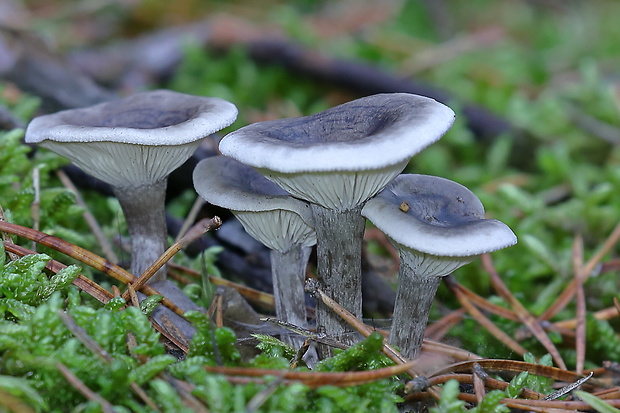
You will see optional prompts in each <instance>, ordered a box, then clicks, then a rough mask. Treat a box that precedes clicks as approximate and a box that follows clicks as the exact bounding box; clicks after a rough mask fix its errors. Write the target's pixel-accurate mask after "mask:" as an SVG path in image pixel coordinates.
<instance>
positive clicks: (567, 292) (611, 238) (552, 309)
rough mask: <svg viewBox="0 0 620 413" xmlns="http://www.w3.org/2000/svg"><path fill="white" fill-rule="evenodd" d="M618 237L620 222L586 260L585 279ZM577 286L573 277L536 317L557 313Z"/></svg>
mask: <svg viewBox="0 0 620 413" xmlns="http://www.w3.org/2000/svg"><path fill="white" fill-rule="evenodd" d="M619 239H620V223H618V224H617V225H616V227H615V228H614V230H613V231H612V233H611V234H610V235H609V237H608V238H607V239H606V240H605V242H604V243H603V246H602V247H601V248H600V249H599V250H598V251H597V253H596V254H594V256H593V257H592V258H590V260H589V261H588V262H587V264H586V265H585V266H584V267H583V270H582V272H583V276H584V278H585V279H587V278H588V277H589V276H590V274H591V273H592V271H594V268H595V267H596V266H597V265H598V264H599V262H600V261H601V260H602V259H603V257H604V256H605V254H607V253H608V252H609V251H610V250H611V249H612V248H613V247H614V245H616V244H617V243H618V240H619ZM576 287H577V283H576V282H575V280H574V279H573V280H572V281H571V282H570V283H569V284H568V285H567V286H566V288H565V289H564V291H562V294H560V296H559V297H558V299H557V300H555V302H554V303H553V304H552V305H551V306H550V307H549V308H548V309H547V310H546V311H545V312H544V313H543V314H541V315H540V317H538V319H539V320H549V319H550V318H551V317H553V316H554V315H556V314H557V313H559V312H560V311H562V310H563V309H564V307H566V306H567V305H568V303H570V301H571V300H572V299H573V296H574V295H575V290H576Z"/></svg>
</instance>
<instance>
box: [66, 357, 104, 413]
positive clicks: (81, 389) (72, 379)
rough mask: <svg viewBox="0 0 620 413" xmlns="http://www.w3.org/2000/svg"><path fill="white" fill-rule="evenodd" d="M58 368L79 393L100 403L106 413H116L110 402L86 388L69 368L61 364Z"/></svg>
mask: <svg viewBox="0 0 620 413" xmlns="http://www.w3.org/2000/svg"><path fill="white" fill-rule="evenodd" d="M56 368H57V369H58V371H59V372H60V373H61V374H62V375H63V376H64V377H65V379H66V380H67V381H68V382H69V384H71V385H72V386H73V387H74V388H75V389H76V390H77V391H79V392H80V393H81V394H82V395H83V396H84V397H86V399H88V400H90V401H94V402H96V403H99V404H100V405H101V409H102V410H103V412H104V413H114V406H113V405H112V404H111V403H110V402H109V401H107V400H106V399H104V398H103V397H101V396H99V395H98V394H97V393H95V392H94V391H92V390H91V389H89V388H88V386H86V385H85V384H84V382H83V381H82V380H80V379H79V378H78V377H77V376H76V375H75V374H73V372H72V371H71V370H69V368H68V367H67V366H65V365H64V364H62V363H61V362H57V363H56Z"/></svg>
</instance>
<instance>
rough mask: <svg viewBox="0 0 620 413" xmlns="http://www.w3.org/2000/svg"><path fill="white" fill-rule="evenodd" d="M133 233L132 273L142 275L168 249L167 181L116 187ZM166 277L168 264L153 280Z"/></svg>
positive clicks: (115, 191) (117, 195) (130, 232)
mask: <svg viewBox="0 0 620 413" xmlns="http://www.w3.org/2000/svg"><path fill="white" fill-rule="evenodd" d="M114 194H115V195H116V197H117V198H118V201H119V202H120V204H121V207H122V208H123V213H124V214H125V221H127V228H128V230H129V235H130V236H131V273H132V274H134V275H135V276H136V277H139V276H140V275H141V274H142V273H143V272H144V271H145V270H146V269H147V268H148V267H150V266H151V264H153V262H155V260H157V259H158V258H159V257H160V256H161V255H162V254H163V253H164V251H165V250H166V236H167V231H166V215H165V209H164V208H165V207H164V205H165V198H166V181H165V180H164V181H160V182H157V183H155V184H152V185H144V186H139V187H131V188H114ZM165 279H166V266H163V267H162V268H160V269H159V270H158V271H157V272H156V273H155V275H154V276H153V278H151V280H150V281H151V282H157V281H163V280H165Z"/></svg>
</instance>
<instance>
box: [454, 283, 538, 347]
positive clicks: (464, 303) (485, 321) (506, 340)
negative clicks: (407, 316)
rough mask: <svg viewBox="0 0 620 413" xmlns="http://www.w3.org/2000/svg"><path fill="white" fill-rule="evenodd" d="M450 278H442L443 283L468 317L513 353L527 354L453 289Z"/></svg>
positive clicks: (519, 345)
mask: <svg viewBox="0 0 620 413" xmlns="http://www.w3.org/2000/svg"><path fill="white" fill-rule="evenodd" d="M450 277H451V276H450V275H448V276H446V277H444V281H445V282H446V285H447V286H448V288H450V290H451V291H452V293H453V294H454V295H455V296H456V299H457V300H458V301H459V303H461V305H462V306H463V307H464V308H465V309H466V310H467V312H468V313H469V315H471V316H472V317H473V318H475V319H476V321H477V322H478V323H479V324H480V325H482V326H483V327H484V328H486V329H487V330H488V331H489V333H491V334H492V335H493V336H495V338H497V339H498V340H499V341H501V342H502V343H504V345H505V346H506V347H508V348H510V349H511V350H512V351H514V352H515V353H517V354H519V355H521V356H522V355H524V354H525V353H527V350H526V349H525V348H524V347H522V346H521V344H519V343H517V342H516V341H515V340H513V338H512V337H510V336H509V335H508V334H506V333H505V332H504V331H502V330H501V329H500V328H499V327H497V326H496V325H495V324H493V322H492V321H491V320H489V319H488V318H487V317H485V316H484V314H482V312H481V311H480V310H478V308H477V307H476V306H475V305H473V304H472V303H471V301H470V299H469V298H468V297H467V296H465V294H463V292H462V291H461V290H460V289H458V288H455V285H454V282H453V280H452V279H451V278H450Z"/></svg>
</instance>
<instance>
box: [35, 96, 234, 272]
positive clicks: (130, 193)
mask: <svg viewBox="0 0 620 413" xmlns="http://www.w3.org/2000/svg"><path fill="white" fill-rule="evenodd" d="M236 117H237V108H236V107H235V106H234V105H233V104H232V103H229V102H226V101H224V100H221V99H217V98H208V97H199V96H191V95H185V94H181V93H176V92H172V91H167V90H156V91H150V92H143V93H138V94H135V95H132V96H129V97H127V98H124V99H120V100H114V101H110V102H105V103H101V104H98V105H95V106H91V107H88V108H81V109H72V110H66V111H62V112H58V113H55V114H51V115H45V116H40V117H38V118H36V119H34V120H33V121H32V122H31V123H30V125H28V128H27V130H26V142H28V143H37V144H39V145H41V146H43V147H45V148H48V149H51V150H52V151H54V152H56V153H58V154H59V155H62V156H64V157H66V158H68V159H69V160H71V161H72V162H73V163H74V164H75V165H77V166H79V167H80V168H81V169H83V170H84V171H85V172H87V173H89V174H91V175H93V176H94V177H96V178H98V179H101V180H102V181H104V182H107V183H108V184H110V185H111V186H112V187H113V190H114V193H115V195H116V196H117V198H118V200H119V202H120V204H121V207H122V208H123V213H124V214H125V218H126V221H127V226H128V229H129V234H130V236H131V272H132V273H133V274H135V275H136V276H139V275H140V274H142V273H143V272H144V271H145V270H146V269H147V268H148V267H149V266H150V265H151V264H152V263H153V262H154V261H155V260H156V259H157V258H159V256H160V255H161V254H162V253H163V252H164V251H165V247H166V235H167V233H166V221H165V213H164V208H165V207H164V201H165V192H166V182H167V178H168V175H169V174H170V173H171V172H172V171H173V170H174V169H176V168H177V167H179V166H180V165H181V164H182V163H183V162H185V161H186V160H187V159H188V158H189V157H190V156H191V155H192V153H193V152H194V150H195V149H196V148H197V147H198V145H199V144H200V140H201V139H203V138H205V137H207V136H209V135H211V134H213V133H215V132H217V131H219V130H220V129H223V128H225V127H226V126H228V125H230V124H231V123H232V122H234V120H235V119H236ZM164 279H165V267H163V268H161V269H160V270H159V271H158V272H157V274H156V275H155V277H154V278H153V282H155V281H160V280H164Z"/></svg>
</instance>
